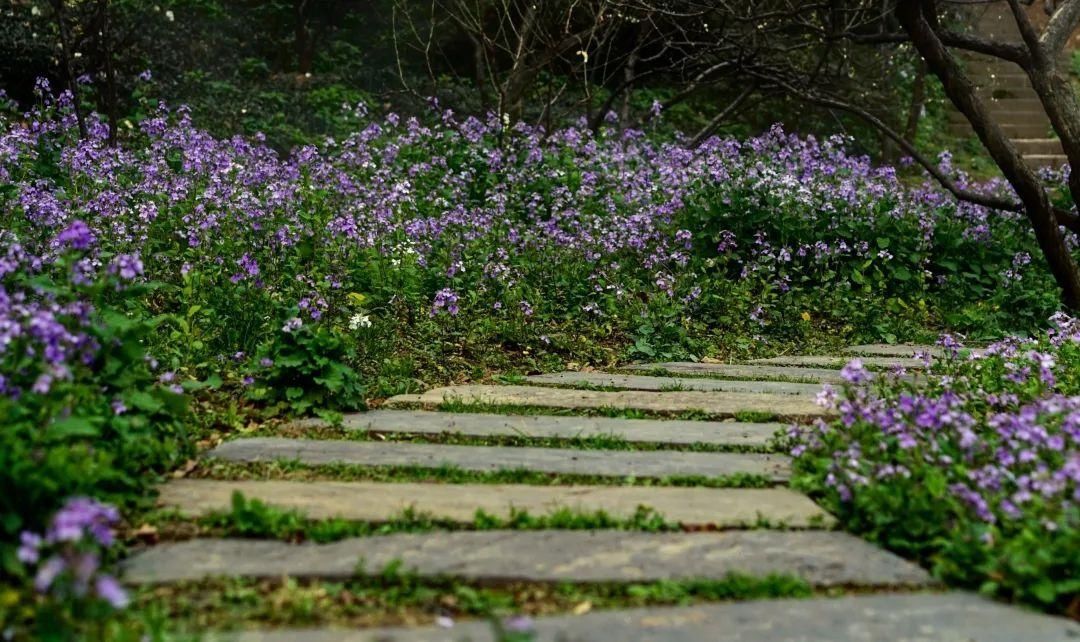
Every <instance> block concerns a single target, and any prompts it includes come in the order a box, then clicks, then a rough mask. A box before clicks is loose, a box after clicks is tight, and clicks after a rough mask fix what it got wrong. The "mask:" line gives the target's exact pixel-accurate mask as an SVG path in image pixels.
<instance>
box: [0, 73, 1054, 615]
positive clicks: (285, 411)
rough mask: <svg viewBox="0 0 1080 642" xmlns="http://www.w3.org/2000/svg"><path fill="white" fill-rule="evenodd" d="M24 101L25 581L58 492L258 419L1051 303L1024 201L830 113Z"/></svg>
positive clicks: (1004, 315)
mask: <svg viewBox="0 0 1080 642" xmlns="http://www.w3.org/2000/svg"><path fill="white" fill-rule="evenodd" d="M39 98H40V104H39V106H38V107H37V108H36V109H35V110H33V111H31V112H29V113H25V114H18V113H14V112H13V111H12V110H11V109H9V108H6V107H5V108H4V109H3V110H0V111H2V112H3V113H2V115H0V416H3V417H5V419H6V425H5V427H4V430H3V431H0V487H2V488H3V489H4V491H5V492H4V493H2V495H0V569H2V570H0V572H2V573H3V576H4V578H5V579H8V578H11V579H13V580H14V581H15V582H18V583H20V584H21V585H30V584H33V583H34V581H35V580H39V581H41V582H42V583H43V584H45V585H47V588H48V587H51V586H52V582H51V581H50V582H45V581H43V580H41V577H42V572H43V571H42V568H39V567H37V566H36V564H37V563H38V561H39V560H37V559H34V560H33V561H31V558H32V557H33V554H32V552H31V549H33V547H29V548H28V546H29V545H28V544H27V542H26V539H25V538H27V537H30V538H33V537H35V536H37V535H35V534H43V533H47V532H48V529H50V528H54V527H55V523H56V522H55V520H56V519H58V518H56V517H52V516H53V515H54V514H55V513H56V511H58V510H61V509H62V507H64V506H65V503H67V502H72V501H75V502H79V501H88V500H81V499H76V500H72V499H71V498H73V497H74V498H79V497H94V498H97V499H98V500H101V501H103V502H109V503H111V504H115V505H117V506H119V507H120V508H121V509H123V510H127V509H130V508H132V507H134V506H135V505H137V504H139V503H140V502H144V501H145V499H146V495H147V490H148V488H149V487H150V485H151V484H152V483H153V482H154V480H155V479H157V476H158V475H159V474H161V473H164V472H165V471H168V470H171V469H174V468H176V467H177V466H179V465H180V464H182V463H183V462H185V461H186V460H187V459H188V458H189V457H190V456H191V455H192V454H193V453H194V451H195V448H196V444H197V442H198V441H199V440H200V439H205V438H206V437H207V436H208V435H209V434H210V433H211V432H212V431H227V430H233V429H236V428H238V427H241V426H244V425H245V424H247V423H248V422H249V420H250V419H252V418H253V417H257V418H259V419H265V418H272V417H282V416H291V415H297V414H310V413H313V412H323V411H326V410H334V411H339V410H347V409H355V408H361V407H363V406H364V405H365V404H366V402H367V400H368V399H370V398H372V397H382V396H387V395H390V394H396V393H401V392H409V391H415V390H417V389H419V388H420V387H422V386H423V385H424V384H425V383H435V382H441V381H450V380H457V379H462V378H472V379H480V378H483V377H484V376H486V375H487V374H488V373H489V372H490V371H492V370H501V371H512V370H516V371H524V370H545V369H553V368H556V367H564V366H565V364H566V363H567V362H568V361H569V362H576V363H599V364H608V363H612V362H615V361H620V360H626V359H636V358H648V359H654V358H656V359H661V358H662V359H667V358H675V357H679V358H682V357H687V358H696V357H701V356H720V357H732V356H735V357H739V356H747V355H749V354H751V353H769V352H774V351H779V350H782V349H785V348H787V347H791V346H793V345H802V346H808V345H809V346H815V345H817V346H829V345H837V342H840V341H845V342H846V341H870V340H888V341H892V340H896V339H909V338H915V337H919V336H925V335H926V334H928V333H932V332H936V331H937V330H938V329H939V328H940V327H943V326H948V327H951V328H955V329H959V330H962V331H967V332H969V333H971V334H973V335H976V336H985V335H995V334H999V333H1002V332H1004V331H1006V330H1021V331H1025V330H1029V329H1031V328H1033V327H1036V326H1037V325H1039V323H1040V320H1041V319H1044V318H1046V316H1048V315H1049V313H1050V312H1052V311H1053V310H1054V309H1055V308H1056V305H1057V303H1056V295H1055V290H1054V288H1053V287H1052V284H1051V280H1050V278H1049V276H1048V275H1047V273H1046V270H1045V269H1044V268H1043V267H1042V265H1041V263H1040V262H1039V261H1037V260H1033V259H1032V258H1031V257H1032V256H1036V255H1037V250H1036V246H1035V244H1034V241H1033V239H1032V236H1031V234H1030V232H1029V231H1028V230H1027V227H1026V225H1025V224H1024V222H1023V221H1022V220H1021V219H1020V218H1019V217H1018V216H1016V215H1011V214H998V213H991V212H989V211H986V210H983V209H980V208H975V207H970V206H957V205H955V204H954V203H953V202H952V201H951V200H950V199H949V198H948V197H947V196H946V195H945V194H943V193H942V192H940V191H939V190H937V189H936V188H934V187H933V186H931V185H930V184H922V183H919V182H918V181H914V182H912V181H904V180H901V179H900V178H898V175H897V173H896V172H895V171H894V170H893V169H891V168H879V167H874V166H873V165H872V164H871V163H870V161H869V160H868V159H866V158H862V157H853V156H850V155H848V154H847V153H846V152H845V141H844V140H842V139H838V138H832V139H828V140H823V141H819V140H816V139H814V138H800V137H798V136H794V135H791V134H788V133H785V132H783V131H781V130H780V129H777V128H774V129H773V130H771V131H769V132H767V133H765V134H764V135H762V136H760V137H757V138H752V139H749V140H746V141H736V140H725V139H720V138H713V139H710V140H708V141H706V142H705V143H704V144H702V145H700V146H698V147H690V146H688V145H686V144H685V143H684V141H683V140H682V139H679V138H674V139H671V138H668V139H662V138H660V137H658V136H653V135H650V134H649V133H648V132H641V131H636V130H625V131H616V130H601V131H599V132H597V133H594V132H592V131H591V130H589V129H588V128H586V127H584V126H583V125H582V126H575V127H569V128H565V129H560V130H557V131H551V132H545V131H543V130H540V129H533V128H530V127H528V126H525V125H522V124H516V125H513V126H508V125H505V124H504V123H503V122H502V121H501V120H500V119H498V118H494V117H492V118H488V119H486V120H478V119H476V118H464V119H459V118H456V117H455V116H454V114H452V113H450V112H448V111H443V110H439V109H438V108H434V109H433V110H432V112H431V114H430V117H429V118H427V119H425V120H423V121H422V120H419V119H416V118H408V119H402V118H399V117H397V116H395V115H394V114H386V115H374V114H369V113H368V112H367V110H366V108H365V107H364V106H362V105H361V106H353V107H349V109H351V110H352V117H354V118H355V119H356V133H355V134H353V135H351V136H349V137H347V138H345V139H342V140H327V141H325V142H324V143H323V144H321V145H319V146H308V147H303V148H299V149H296V150H294V152H293V153H292V154H290V155H289V156H287V157H281V156H279V155H278V154H277V153H275V152H273V151H272V150H270V149H269V148H267V147H265V146H263V145H262V144H261V140H260V139H259V138H258V137H255V138H250V139H245V138H241V137H235V138H228V139H225V138H215V137H213V136H211V135H209V134H207V133H206V132H204V131H201V130H200V129H198V127H197V126H196V124H194V123H192V122H191V118H190V115H189V113H188V111H187V110H185V109H183V108H180V109H177V110H174V111H170V110H169V109H168V108H167V107H165V106H164V105H163V106H161V107H160V108H159V109H158V111H157V112H156V113H154V114H152V115H150V116H149V117H147V118H146V119H144V120H143V121H141V122H139V123H137V124H136V125H134V126H133V127H132V130H131V131H130V132H129V134H128V135H127V137H126V139H125V140H124V142H123V144H122V145H120V146H117V147H110V146H109V145H108V144H107V140H106V139H107V135H106V128H105V126H104V125H103V123H102V122H101V120H100V119H99V118H98V117H96V116H92V115H91V116H88V117H87V119H86V123H85V124H86V129H87V134H86V135H85V136H81V135H80V134H79V127H78V123H77V122H76V118H75V116H74V114H73V112H72V110H71V109H70V97H69V96H68V95H66V94H60V95H59V96H58V97H57V96H54V95H53V94H52V93H51V91H50V89H49V87H48V84H47V83H46V82H45V81H41V83H40V84H39ZM942 160H943V164H946V165H947V163H948V159H947V158H943V159H942ZM946 169H947V168H946ZM961 182H963V178H962V177H961ZM969 187H971V189H976V190H985V191H989V192H994V191H997V190H1001V189H1003V187H1002V185H1000V184H997V183H993V182H989V183H985V184H979V185H970V186H969ZM511 364H512V365H511ZM1062 394H1065V392H1062ZM1044 411H1045V412H1049V410H1046V409H1042V410H1037V414H1038V413H1039V412H1044ZM756 419H758V420H761V419H762V418H756ZM257 472H258V471H256V473H257ZM324 472H326V471H324ZM332 472H334V473H335V474H338V473H341V472H342V471H332ZM345 472H347V471H345ZM459 472H460V471H458V472H455V471H447V475H449V476H452V477H454V478H455V479H457V478H459V477H460V478H461V479H465V478H468V479H469V480H475V476H461V475H458V473H459ZM238 474H239V473H238ZM297 474H301V473H297ZM304 474H306V473H304ZM405 474H406V475H408V474H412V473H410V472H409V471H406V473H405ZM454 475H458V476H456V477H455V476H454ZM510 477H512V475H510V476H508V477H507V479H509V478H510ZM499 479H500V480H501V479H503V478H499ZM545 479H547V478H545ZM483 480H492V481H493V480H495V478H494V477H491V478H490V479H488V478H484V479H483ZM549 481H550V480H549ZM691 481H692V482H693V483H695V484H700V483H708V484H712V485H733V484H734V485H760V484H761V483H764V482H762V481H761V480H759V479H756V478H752V477H748V478H745V479H743V478H733V479H720V480H691ZM683 482H687V480H668V483H683ZM687 483H690V482H687ZM67 505H68V506H71V505H79V504H77V503H76V504H70V503H68V504H67ZM64 514H65V513H63V512H61V513H60V515H64ZM1057 523H1059V524H1060V523H1063V522H1062V521H1061V520H1057ZM87 528H89V526H88V527H87ZM1060 532H1061V533H1065V534H1070V533H1071V534H1072V535H1070V536H1072V537H1075V529H1072V530H1069V529H1067V528H1062V529H1061V531H1060ZM43 537H45V536H43ZM45 538H46V539H47V537H45ZM75 542H78V543H79V544H78V546H79V547H82V546H85V547H86V549H85V551H84V553H80V555H75V553H74V552H72V550H69V549H68V548H67V546H68V544H72V545H74V543H75ZM54 544H55V545H60V544H63V545H62V546H61V549H63V550H58V551H56V552H55V555H57V556H58V557H56V558H55V559H58V560H60V561H59V562H57V563H56V564H54V565H52V566H49V567H47V568H49V569H51V570H50V571H49V573H45V577H46V579H47V578H48V576H49V575H50V574H52V575H53V576H54V578H55V577H61V576H64V577H68V576H70V577H71V578H73V579H72V581H74V582H75V583H76V585H79V586H81V584H79V583H80V582H84V581H88V578H89V577H90V576H92V575H93V572H91V573H90V575H87V576H86V577H85V578H84V577H83V576H82V575H80V573H83V572H84V571H85V569H86V568H90V566H91V565H80V562H79V560H82V559H89V558H87V557H86V556H88V555H93V556H95V557H94V559H105V558H107V556H108V553H106V552H105V551H104V549H105V548H107V547H108V542H105V541H103V540H102V539H101V538H100V537H98V536H97V535H96V534H95V533H94V532H92V531H86V530H85V529H84V531H79V533H75V532H74V531H72V534H71V539H70V540H66V539H65V540H57V541H56V542H52V543H51V544H50V545H54ZM34 550H36V549H34ZM79 550H83V549H82V548H80V549H79ZM93 551H96V552H93ZM49 559H54V557H49V556H47V557H45V561H46V562H47V560H49ZM58 565H59V566H58ZM95 568H96V566H95ZM53 571H56V573H53ZM64 573H67V574H68V575H63V574H64ZM1004 585H1005V586H1011V585H1010V584H1008V581H1006V582H1005V584H1004ZM87 586H89V585H87ZM1067 590H1068V585H1066V588H1065V589H1061V588H1060V587H1058V588H1055V589H1054V590H1053V593H1054V595H1055V596H1057V595H1058V594H1060V593H1062V592H1063V591H1067ZM1039 591H1040V595H1041V596H1043V597H1045V596H1046V595H1048V594H1049V593H1047V591H1046V590H1045V589H1039ZM79 597H80V599H81V598H82V597H87V599H91V598H92V599H93V600H97V602H93V604H88V605H86V609H87V610H86V613H92V612H96V611H95V610H96V609H98V607H102V606H103V605H107V604H108V603H109V602H110V601H115V600H111V599H110V598H109V596H108V594H107V589H106V590H99V591H90V592H85V591H84V592H82V594H80V596H79ZM113 597H116V596H113ZM1040 599H1041V598H1040ZM1056 599H1057V597H1055V598H1053V599H1052V600H1050V601H1052V602H1053V601H1054V600H1056ZM1044 601H1045V600H1044ZM1055 603H1056V602H1055ZM80 608H82V607H80ZM86 613H83V614H82V615H80V616H79V617H82V616H83V615H86ZM58 617H59V616H58ZM64 617H67V616H64ZM87 617H89V616H87ZM61 619H62V618H61ZM84 619H85V618H84ZM90 619H92V618H90Z"/></svg>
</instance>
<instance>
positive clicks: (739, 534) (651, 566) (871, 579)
mask: <svg viewBox="0 0 1080 642" xmlns="http://www.w3.org/2000/svg"><path fill="white" fill-rule="evenodd" d="M361 560H362V564H361ZM396 561H400V562H401V570H402V571H403V572H414V573H416V574H417V575H419V576H421V577H440V578H446V577H453V578H456V579H461V580H468V581H476V582H515V581H528V582H560V583H561V582H597V583H599V582H651V581H660V580H682V579H686V580H688V579H722V578H724V577H726V576H727V575H729V574H731V573H742V574H746V575H755V576H765V575H769V574H771V573H786V574H791V575H794V576H797V577H800V578H802V579H804V580H805V581H807V582H809V583H810V584H812V585H814V586H818V587H832V586H842V587H851V586H860V587H898V586H904V587H921V586H929V585H932V584H933V580H931V578H930V575H929V574H928V573H927V572H926V571H924V570H923V569H921V568H919V566H917V565H916V564H913V563H911V562H908V561H906V560H904V559H902V558H900V557H898V556H896V555H894V554H892V553H889V552H887V551H885V550H884V549H880V548H878V547H876V546H874V545H872V544H870V543H868V542H866V541H864V540H862V539H859V538H858V537H855V536H853V535H848V534H847V533H842V532H839V531H769V530H751V531H723V532H717V533H642V532H634V531H610V530H602V531H520V530H518V531H513V530H510V531H464V532H462V531H459V532H439V533H423V534H415V533H409V534H395V535H383V536H375V537H361V538H352V539H346V540H342V541H339V542H334V543H331V544H310V543H306V544H289V543H286V542H279V541H260V540H245V539H196V540H189V541H186V542H177V543H170V544H162V545H159V546H155V547H153V548H150V549H147V550H145V551H143V552H141V553H137V554H136V555H134V556H133V557H131V558H129V559H128V560H127V561H126V562H125V563H124V564H123V566H122V571H123V578H124V580H125V581H127V582H130V583H133V584H160V583H166V582H181V581H191V580H200V579H206V578H211V577H252V578H267V579H276V578H281V577H286V576H287V577H296V578H319V579H326V580H345V579H348V578H351V577H356V576H357V575H358V574H361V573H363V574H371V575H377V574H379V573H380V572H382V570H383V569H384V568H385V567H386V566H387V565H389V564H391V563H393V562H396Z"/></svg>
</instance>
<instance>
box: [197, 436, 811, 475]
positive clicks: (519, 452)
mask: <svg viewBox="0 0 1080 642" xmlns="http://www.w3.org/2000/svg"><path fill="white" fill-rule="evenodd" d="M210 455H211V456H212V457H217V458H220V459H225V460H229V461H241V462H257V461H274V460H289V461H294V460H295V461H299V462H301V463H304V464H309V465H317V464H333V463H341V464H359V465H366V466H424V467H430V468H435V467H439V466H443V465H451V466H456V467H458V468H461V469H463V470H472V471H496V470H529V471H535V472H542V473H561V474H579V475H606V476H616V477H624V476H634V477H670V476H686V475H703V476H707V477H721V476H727V475H735V474H757V475H765V476H767V477H769V478H770V479H772V480H774V481H782V480H785V479H787V478H788V476H789V474H790V461H789V459H788V458H787V457H785V456H782V455H771V454H757V453H725V452H681V451H668V450H654V451H626V450H586V449H564V448H515V447H503V446H452V445H445V444H414V443H400V442H364V441H338V440H325V439H284V438H279V437H253V438H249V439H237V440H235V441H228V442H225V443H223V444H221V445H220V446H218V447H216V448H214V449H213V450H212V451H210Z"/></svg>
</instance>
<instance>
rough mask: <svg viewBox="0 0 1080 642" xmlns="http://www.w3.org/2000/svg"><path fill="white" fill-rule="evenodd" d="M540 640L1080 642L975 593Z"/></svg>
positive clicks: (479, 641)
mask: <svg viewBox="0 0 1080 642" xmlns="http://www.w3.org/2000/svg"><path fill="white" fill-rule="evenodd" d="M534 630H535V633H536V637H535V638H534V639H535V642H559V641H562V642H568V641H570V640H572V641H573V642H610V641H611V640H619V641H620V642H655V641H656V640H668V641H671V642H781V641H788V642H794V641H796V640H797V641H798V642H879V641H882V642H883V641H890V642H895V641H899V640H907V641H909V642H915V641H919V642H959V641H961V640H966V641H969V642H970V641H972V640H978V642H1018V641H1020V640H1022V641H1023V642H1062V641H1063V640H1075V639H1080V624H1078V623H1076V622H1072V621H1069V620H1068V619H1066V618H1062V617H1054V616H1050V615H1044V614H1041V613H1037V612H1035V611H1032V610H1030V609H1024V608H1020V607H1016V606H1010V605H1008V604H1002V603H999V602H993V601H991V600H988V599H986V598H982V597H979V596H976V595H972V594H969V593H915V594H885V595H852V596H846V597H837V598H828V597H818V598H811V599H787V600H755V601H750V602H727V603H719V604H695V605H693V606H668V607H651V608H638V609H627V610H609V611H592V612H590V613H586V614H585V615H569V614H568V615H557V616H546V617H540V618H537V619H536V620H535V622H534ZM233 635H235V636H236V637H234V638H233V637H230V638H229V640H231V641H234V642H406V641H407V642H461V641H462V640H470V641H472V642H495V635H494V633H493V632H492V627H491V624H489V623H488V622H485V621H476V620H474V621H465V622H458V623H456V624H455V625H454V626H453V628H450V629H445V628H438V627H424V628H404V627H402V628H383V629H369V630H346V629H293V630H288V629H284V630H282V629H279V630H264V631H245V632H241V633H238V634H233Z"/></svg>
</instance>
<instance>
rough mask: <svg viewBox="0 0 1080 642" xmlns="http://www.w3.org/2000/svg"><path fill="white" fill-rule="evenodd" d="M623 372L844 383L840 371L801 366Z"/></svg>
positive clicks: (670, 364) (639, 367) (689, 366)
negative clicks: (657, 372) (661, 372)
mask: <svg viewBox="0 0 1080 642" xmlns="http://www.w3.org/2000/svg"><path fill="white" fill-rule="evenodd" d="M623 370H636V371H642V372H654V371H663V372H666V373H669V374H671V375H693V376H696V377H716V378H727V377H730V378H734V379H749V380H763V381H764V380H780V381H797V382H801V383H813V384H822V383H843V382H844V380H843V378H841V377H840V371H839V370H836V369H827V368H800V367H797V366H763V365H753V364H737V363H699V362H696V361H665V362H663V363H640V364H633V365H629V366H624V367H623Z"/></svg>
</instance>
